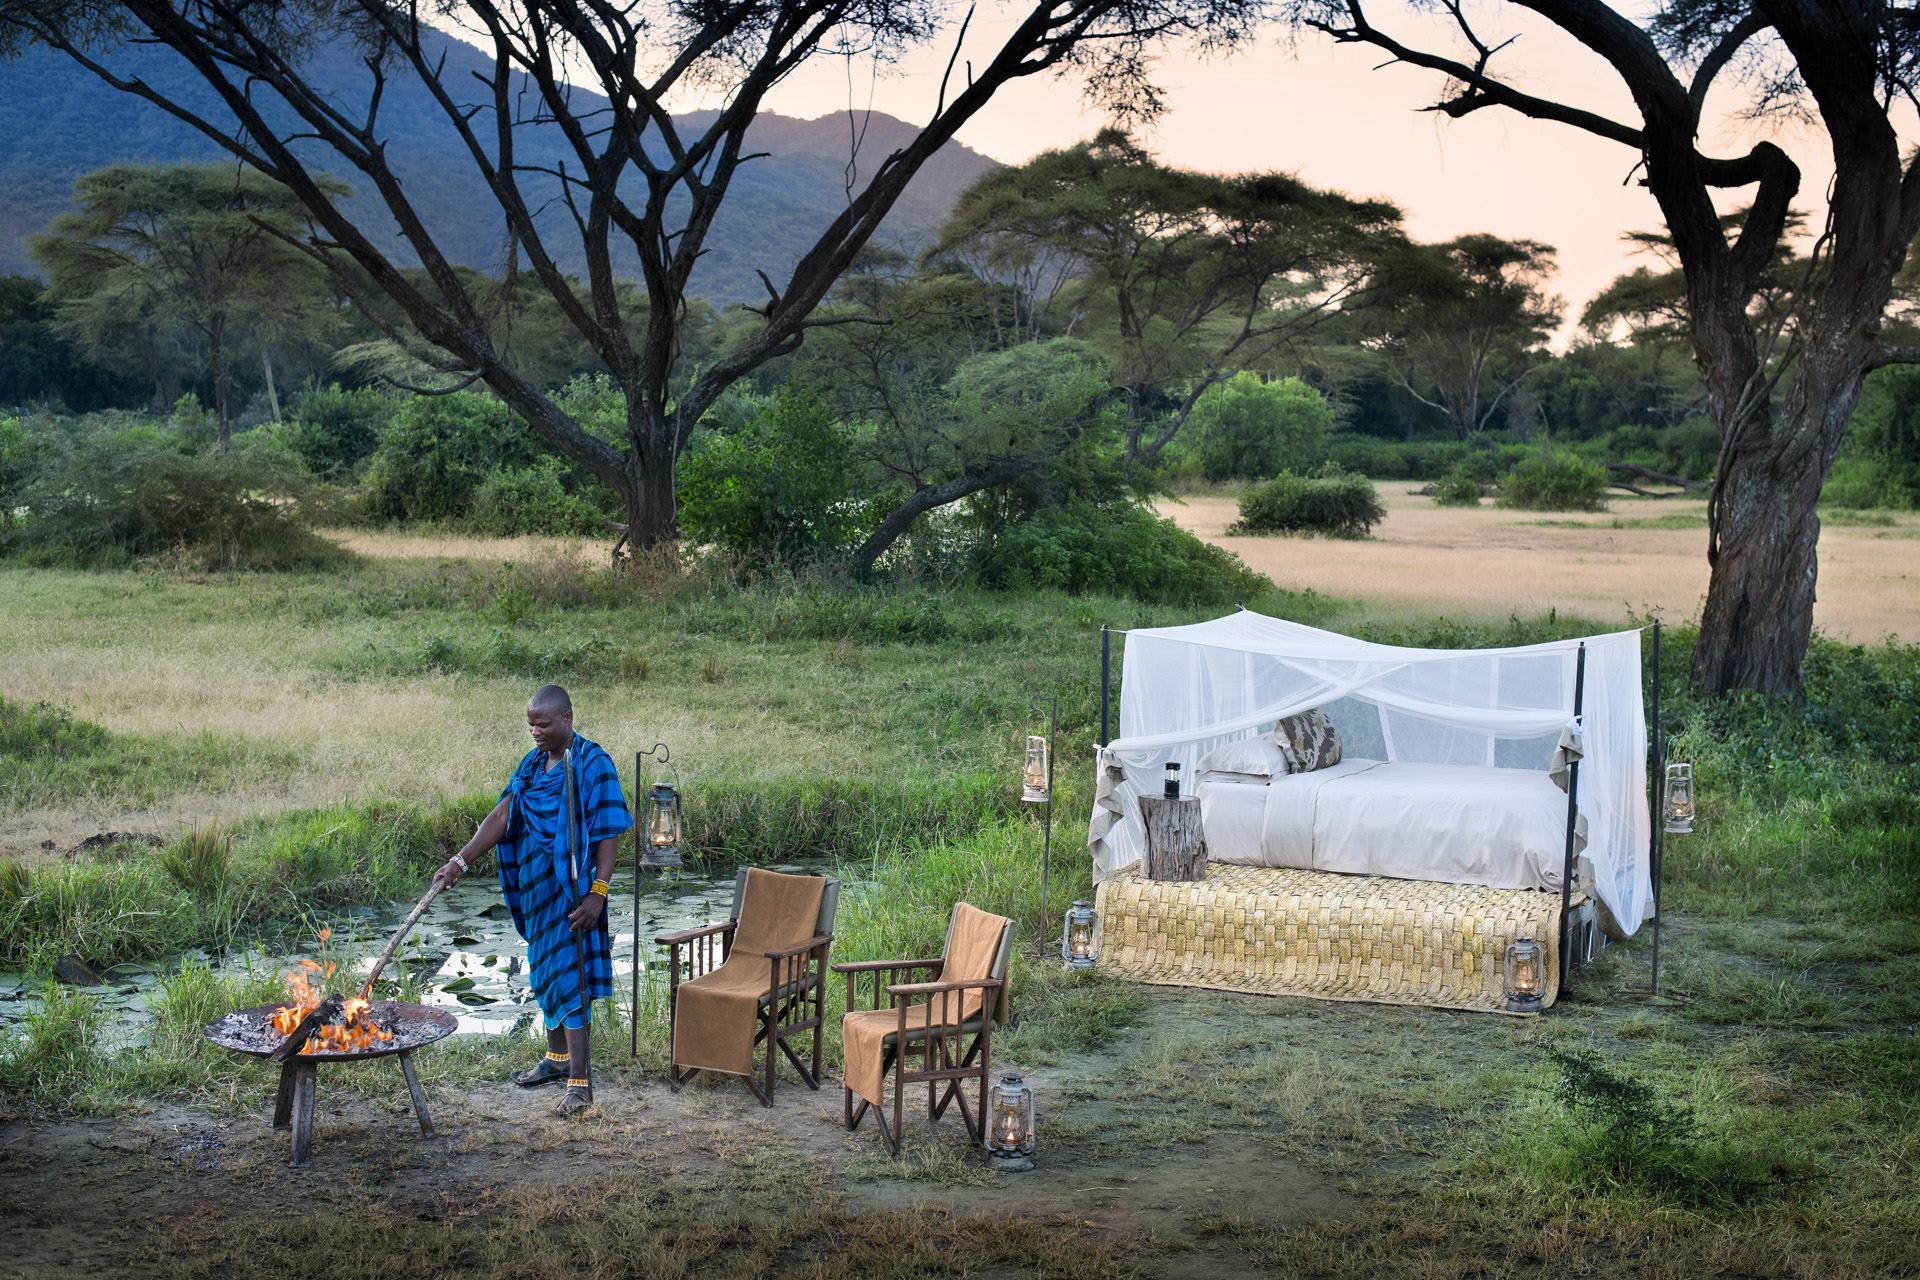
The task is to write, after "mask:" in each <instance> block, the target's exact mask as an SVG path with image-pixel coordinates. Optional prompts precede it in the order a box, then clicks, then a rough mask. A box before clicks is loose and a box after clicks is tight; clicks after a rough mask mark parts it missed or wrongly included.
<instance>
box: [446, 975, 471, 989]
mask: <svg viewBox="0 0 1920 1280" xmlns="http://www.w3.org/2000/svg"><path fill="white" fill-rule="evenodd" d="M440 989H441V990H442V991H471V990H473V979H472V978H455V979H454V980H453V981H452V982H449V983H446V984H445V985H443V986H442V987H441V988H440Z"/></svg>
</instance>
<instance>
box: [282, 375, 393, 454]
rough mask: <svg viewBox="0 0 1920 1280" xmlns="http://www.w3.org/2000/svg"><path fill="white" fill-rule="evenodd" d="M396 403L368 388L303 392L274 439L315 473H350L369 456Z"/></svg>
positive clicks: (390, 397) (337, 387)
mask: <svg viewBox="0 0 1920 1280" xmlns="http://www.w3.org/2000/svg"><path fill="white" fill-rule="evenodd" d="M399 408H400V401H399V400H397V399H396V398H394V397H393V396H390V395H386V394H384V393H382V392H380V391H377V390H375V389H374V388H372V387H363V388H361V389H359V390H357V391H342V390H341V389H340V384H339V383H337V382H336V383H334V384H333V385H332V386H330V387H328V388H326V389H325V390H324V391H322V390H313V391H303V392H301V393H300V394H299V395H297V396H295V397H294V398H293V402H292V404H291V405H290V406H289V409H290V413H289V415H288V421H287V423H286V425H285V426H283V427H282V428H281V429H280V430H279V431H278V432H277V433H276V435H277V436H278V438H279V442H280V444H281V446H282V447H283V448H285V449H286V450H287V451H288V452H290V453H292V454H293V455H294V456H296V457H298V458H299V459H300V461H301V462H302V463H304V464H305V465H306V468H307V470H309V471H311V472H313V473H315V474H316V475H335V474H339V473H341V472H348V471H352V470H353V469H354V468H355V467H357V466H359V465H360V464H361V463H362V462H364V461H365V460H366V459H368V458H370V457H372V456H373V452H374V450H375V449H377V448H379V446H380V437H381V436H382V435H383V434H384V433H385V432H386V429H387V424H388V423H389V422H391V421H392V420H393V415H394V414H395V412H397V411H398V410H399Z"/></svg>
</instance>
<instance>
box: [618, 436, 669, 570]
mask: <svg viewBox="0 0 1920 1280" xmlns="http://www.w3.org/2000/svg"><path fill="white" fill-rule="evenodd" d="M661 452H664V453H666V454H667V457H666V459H665V460H664V461H663V462H662V463H661V464H660V465H657V466H647V465H646V462H645V460H646V459H647V458H649V457H651V456H652V455H653V453H654V451H653V450H651V449H645V450H643V449H638V448H636V449H633V450H631V451H630V452H629V453H628V454H627V456H626V457H625V458H624V459H622V466H621V468H620V470H619V472H618V473H617V475H616V476H615V477H614V478H613V488H614V491H615V492H617V493H618V494H619V495H620V503H621V505H622V506H624V507H625V508H626V511H627V546H628V547H629V548H631V549H632V550H634V551H650V550H652V549H653V548H655V547H658V546H661V545H663V544H665V543H671V542H673V541H674V540H675V539H677V538H678V537H679V536H680V526H679V523H678V520H677V519H676V507H675V494H674V483H673V480H674V465H673V457H672V453H671V449H670V447H668V448H663V449H662V450H661Z"/></svg>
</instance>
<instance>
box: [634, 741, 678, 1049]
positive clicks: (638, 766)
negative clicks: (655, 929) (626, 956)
mask: <svg viewBox="0 0 1920 1280" xmlns="http://www.w3.org/2000/svg"><path fill="white" fill-rule="evenodd" d="M656 754H657V755H658V756H659V758H660V763H661V764H663V765H664V764H666V763H667V762H668V761H669V760H671V759H672V758H673V753H672V752H671V751H669V750H667V744H666V743H664V742H656V743H654V744H653V746H652V747H651V748H650V749H648V750H646V751H636V752H634V753H633V802H634V804H635V806H636V807H638V808H639V810H640V815H639V817H640V821H638V822H636V823H634V824H633V1015H632V1017H630V1018H629V1019H628V1020H627V1028H628V1036H627V1039H628V1041H629V1045H628V1048H629V1052H630V1053H631V1055H632V1056H633V1057H636V1058H637V1057H639V1056H640V974H641V972H642V971H643V968H644V966H643V965H642V964H641V963H640V878H641V871H642V869H643V868H645V866H646V865H647V822H646V816H647V807H646V799H647V778H646V772H645V770H646V766H645V765H644V764H642V763H641V762H642V761H644V760H649V759H652V758H653V757H654V756H655V755H656ZM662 873H663V874H664V869H663V872H662Z"/></svg>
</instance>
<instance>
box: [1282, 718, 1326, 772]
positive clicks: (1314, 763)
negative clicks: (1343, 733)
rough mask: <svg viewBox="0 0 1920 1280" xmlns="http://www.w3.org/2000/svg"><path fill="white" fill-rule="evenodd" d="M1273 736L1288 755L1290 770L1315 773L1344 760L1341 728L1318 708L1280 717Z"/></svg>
mask: <svg viewBox="0 0 1920 1280" xmlns="http://www.w3.org/2000/svg"><path fill="white" fill-rule="evenodd" d="M1270 736H1271V737H1272V738H1273V741H1274V742H1275V743H1276V744H1278V745H1279V747H1280V750H1281V751H1282V752H1284V753H1285V754H1286V757H1287V763H1288V765H1289V771H1290V772H1293V773H1312V772H1313V771H1314V770H1315V769H1329V768H1332V767H1333V766H1334V765H1336V764H1339V763H1340V731H1339V730H1338V729H1336V728H1334V727H1333V721H1331V720H1329V719H1327V715H1326V712H1324V711H1322V710H1320V708H1318V707H1314V708H1313V709H1312V710H1310V711H1302V712H1301V713H1300V714H1299V715H1293V716H1287V717H1285V718H1284V719H1282V720H1280V721H1279V722H1278V723H1276V724H1275V725H1274V726H1273V733H1272V734H1271V735H1270Z"/></svg>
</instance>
